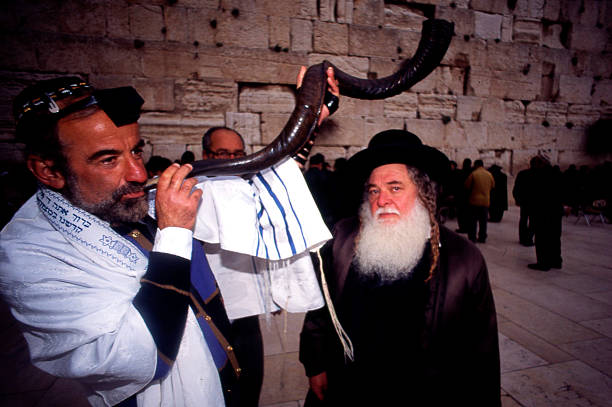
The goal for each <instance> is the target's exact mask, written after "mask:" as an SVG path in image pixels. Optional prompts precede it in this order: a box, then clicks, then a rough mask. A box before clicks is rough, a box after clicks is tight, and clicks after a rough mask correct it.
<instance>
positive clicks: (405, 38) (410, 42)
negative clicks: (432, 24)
mask: <svg viewBox="0 0 612 407" xmlns="http://www.w3.org/2000/svg"><path fill="white" fill-rule="evenodd" d="M397 36H398V37H397V39H398V44H399V45H398V48H397V55H396V56H397V58H398V59H400V60H401V59H407V58H412V56H413V55H414V53H415V52H416V50H417V48H418V46H419V41H420V40H421V33H420V32H418V31H408V30H399V31H398V32H397ZM384 44H385V46H389V47H393V44H391V43H389V44H388V45H387V43H384Z"/></svg>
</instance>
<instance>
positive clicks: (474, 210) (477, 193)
mask: <svg viewBox="0 0 612 407" xmlns="http://www.w3.org/2000/svg"><path fill="white" fill-rule="evenodd" d="M494 187H495V180H494V179H493V175H491V173H490V172H489V171H487V170H486V169H485V168H484V167H483V162H482V160H476V161H474V170H473V171H472V173H471V174H470V175H469V176H468V178H467V179H466V180H465V189H466V191H467V193H468V204H469V214H470V215H469V223H468V225H469V226H468V238H469V239H470V240H471V241H472V242H476V241H478V242H479V243H485V242H486V240H487V218H488V216H489V206H490V204H491V190H492V189H493V188H494ZM477 224H478V228H477ZM476 229H478V239H476Z"/></svg>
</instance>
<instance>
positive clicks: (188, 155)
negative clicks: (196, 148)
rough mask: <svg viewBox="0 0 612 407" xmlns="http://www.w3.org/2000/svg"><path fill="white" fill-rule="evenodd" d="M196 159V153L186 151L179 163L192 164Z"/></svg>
mask: <svg viewBox="0 0 612 407" xmlns="http://www.w3.org/2000/svg"><path fill="white" fill-rule="evenodd" d="M194 161H195V154H193V152H192V151H185V152H184V153H183V155H182V156H181V159H180V161H179V164H181V165H185V164H191V163H192V162H194Z"/></svg>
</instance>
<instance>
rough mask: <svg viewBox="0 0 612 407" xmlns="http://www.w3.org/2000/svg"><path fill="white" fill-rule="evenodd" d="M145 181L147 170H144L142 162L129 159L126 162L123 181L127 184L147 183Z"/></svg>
mask: <svg viewBox="0 0 612 407" xmlns="http://www.w3.org/2000/svg"><path fill="white" fill-rule="evenodd" d="M147 179H148V176H147V170H146V169H145V166H144V164H143V162H142V160H139V159H136V158H134V157H130V159H129V160H128V168H127V172H126V174H125V180H126V181H128V182H138V183H143V182H147Z"/></svg>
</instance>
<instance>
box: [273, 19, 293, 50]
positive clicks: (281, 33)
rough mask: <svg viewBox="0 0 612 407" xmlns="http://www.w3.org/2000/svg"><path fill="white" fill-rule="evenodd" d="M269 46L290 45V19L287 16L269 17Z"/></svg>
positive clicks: (286, 46) (283, 46)
mask: <svg viewBox="0 0 612 407" xmlns="http://www.w3.org/2000/svg"><path fill="white" fill-rule="evenodd" d="M268 20H269V25H270V28H269V29H270V37H269V38H270V43H269V44H270V48H275V47H278V48H281V49H285V48H286V49H289V47H291V19H290V18H289V17H277V16H270V17H269V19H268Z"/></svg>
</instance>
